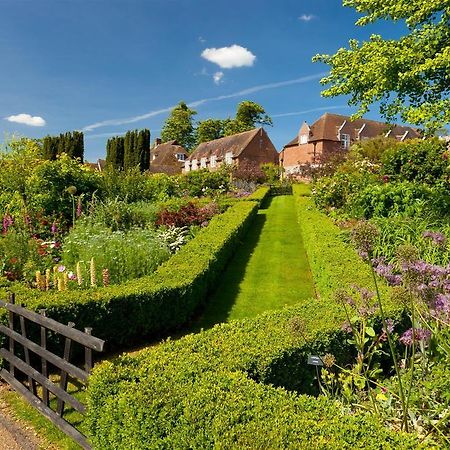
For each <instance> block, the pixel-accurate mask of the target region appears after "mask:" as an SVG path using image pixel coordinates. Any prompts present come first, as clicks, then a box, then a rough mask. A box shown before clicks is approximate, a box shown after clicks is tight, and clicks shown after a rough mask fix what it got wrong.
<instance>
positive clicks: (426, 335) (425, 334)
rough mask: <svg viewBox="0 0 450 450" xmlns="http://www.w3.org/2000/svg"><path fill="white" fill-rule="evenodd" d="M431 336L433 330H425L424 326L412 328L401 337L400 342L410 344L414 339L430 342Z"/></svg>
mask: <svg viewBox="0 0 450 450" xmlns="http://www.w3.org/2000/svg"><path fill="white" fill-rule="evenodd" d="M430 338H431V331H430V330H425V329H423V328H410V329H409V330H406V331H405V332H404V333H403V334H402V337H401V338H400V342H401V343H402V344H403V345H406V346H410V345H412V343H413V341H415V342H428V341H429V340H430Z"/></svg>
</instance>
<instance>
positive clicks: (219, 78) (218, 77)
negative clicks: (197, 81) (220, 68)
mask: <svg viewBox="0 0 450 450" xmlns="http://www.w3.org/2000/svg"><path fill="white" fill-rule="evenodd" d="M222 78H223V72H216V73H215V74H214V75H213V80H214V83H216V84H220V83H223V80H222Z"/></svg>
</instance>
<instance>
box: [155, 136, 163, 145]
mask: <svg viewBox="0 0 450 450" xmlns="http://www.w3.org/2000/svg"><path fill="white" fill-rule="evenodd" d="M161 143H162V141H161V138H156V139H155V147H157V146H158V145H161Z"/></svg>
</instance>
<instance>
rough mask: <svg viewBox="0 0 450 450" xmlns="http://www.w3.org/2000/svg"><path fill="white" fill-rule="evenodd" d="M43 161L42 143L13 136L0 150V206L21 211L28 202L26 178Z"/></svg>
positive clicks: (13, 210) (8, 209) (11, 210)
mask: <svg viewBox="0 0 450 450" xmlns="http://www.w3.org/2000/svg"><path fill="white" fill-rule="evenodd" d="M42 163H43V160H42V148H41V146H40V144H39V143H38V142H37V141H35V140H33V139H27V138H19V139H17V138H12V139H10V140H8V141H7V142H6V143H5V146H4V148H2V149H1V150H0V185H1V192H0V208H1V209H2V210H3V209H4V210H7V211H9V212H12V213H14V212H20V211H22V210H23V207H24V204H25V203H26V200H27V197H26V180H27V179H28V178H29V177H30V176H31V174H32V173H33V171H34V170H36V168H37V166H39V165H40V164H42Z"/></svg>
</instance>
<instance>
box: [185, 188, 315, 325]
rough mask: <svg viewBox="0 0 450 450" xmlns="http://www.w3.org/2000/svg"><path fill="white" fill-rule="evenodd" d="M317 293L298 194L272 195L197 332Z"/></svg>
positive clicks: (230, 267) (201, 318)
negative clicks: (306, 246)
mask: <svg viewBox="0 0 450 450" xmlns="http://www.w3.org/2000/svg"><path fill="white" fill-rule="evenodd" d="M314 295H315V294H314V285H313V280H312V276H311V273H310V269H309V264H308V259H307V256H306V252H305V249H304V247H303V240H302V235H301V232H300V226H299V224H298V217H297V211H296V206H295V202H294V197H293V196H291V195H283V196H279V197H273V198H271V199H269V200H268V201H267V204H266V205H264V206H263V207H262V209H260V210H259V212H258V215H257V217H256V219H255V221H254V223H253V224H252V226H251V229H250V231H249V232H248V234H247V236H246V238H245V241H244V242H243V243H242V246H241V247H240V248H239V249H238V251H237V253H236V254H235V255H234V257H233V259H232V260H231V261H230V263H229V264H228V266H227V269H226V270H225V272H224V274H223V277H222V278H221V281H220V283H219V284H218V286H217V289H216V291H215V293H214V294H213V295H212V296H211V298H210V299H209V300H208V303H207V306H206V308H205V310H204V312H203V314H202V316H201V317H200V318H199V320H198V321H196V322H195V323H194V324H193V327H192V331H197V330H199V329H200V328H205V329H206V328H210V327H211V326H212V325H214V324H216V323H219V322H226V321H228V320H232V319H242V318H244V317H254V316H256V315H258V314H260V313H262V312H264V311H268V310H274V309H279V308H282V307H283V306H285V305H292V304H295V303H297V302H300V301H303V300H306V299H309V298H311V297H314Z"/></svg>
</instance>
